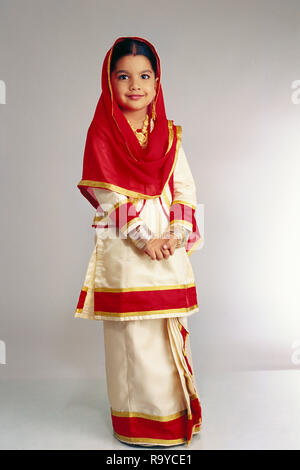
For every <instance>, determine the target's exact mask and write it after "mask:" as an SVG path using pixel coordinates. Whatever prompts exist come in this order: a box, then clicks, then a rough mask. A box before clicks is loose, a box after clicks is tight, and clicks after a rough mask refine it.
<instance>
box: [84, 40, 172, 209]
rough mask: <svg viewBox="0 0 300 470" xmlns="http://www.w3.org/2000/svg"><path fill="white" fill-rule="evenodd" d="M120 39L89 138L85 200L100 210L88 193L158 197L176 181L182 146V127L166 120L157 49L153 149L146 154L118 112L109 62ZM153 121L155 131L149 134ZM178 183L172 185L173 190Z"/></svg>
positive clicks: (104, 72)
mask: <svg viewBox="0 0 300 470" xmlns="http://www.w3.org/2000/svg"><path fill="white" fill-rule="evenodd" d="M124 39H126V38H125V37H120V38H118V39H117V40H116V41H115V43H114V44H113V46H112V47H111V48H110V49H109V51H108V52H107V54H106V56H105V59H104V62H103V67H102V93H101V96H100V98H99V101H98V104H97V107H96V111H95V114H94V117H93V120H92V122H91V124H90V127H89V129H88V132H87V139H86V144H85V151H84V159H83V172H82V179H81V181H80V182H79V183H78V185H77V186H78V188H79V189H80V191H81V193H82V194H83V196H85V197H86V198H87V199H88V200H89V201H90V203H91V204H92V205H93V206H94V207H95V208H97V207H98V205H99V203H98V201H97V200H96V199H95V197H94V195H93V191H89V188H106V189H110V190H112V191H115V192H118V193H121V194H125V195H127V196H130V197H136V198H145V199H147V198H154V197H159V196H160V195H161V193H162V191H163V188H164V186H165V184H166V183H168V181H169V179H170V178H171V176H172V175H173V170H174V168H175V162H176V158H177V153H178V149H179V146H180V142H181V127H180V126H175V125H174V123H173V121H170V120H167V117H166V112H165V105H164V99H163V93H162V88H161V83H160V81H161V68H160V60H159V57H158V55H157V52H156V50H155V48H154V46H153V45H152V44H151V43H150V42H148V41H147V40H146V39H142V38H139V37H130V39H136V40H138V41H142V42H144V43H146V44H147V45H148V46H150V48H151V49H152V51H153V53H154V55H155V57H156V62H157V75H156V76H157V77H158V80H157V88H156V96H155V98H154V100H153V101H152V103H151V104H150V105H149V106H148V109H147V114H148V116H149V123H148V144H147V147H146V148H143V147H142V146H141V145H140V143H139V141H138V139H137V137H136V135H135V134H134V132H133V130H132V128H131V127H130V124H129V123H128V121H127V119H126V117H125V116H124V114H123V113H122V111H121V109H120V108H119V106H118V104H117V102H116V100H115V97H114V95H113V90H112V86H111V81H110V61H111V56H112V52H113V48H114V46H115V45H116V44H117V43H118V42H119V41H122V40H124ZM151 118H152V119H153V120H154V128H153V130H152V132H150V124H151ZM172 182H173V178H172V179H171V180H170V183H171V187H172Z"/></svg>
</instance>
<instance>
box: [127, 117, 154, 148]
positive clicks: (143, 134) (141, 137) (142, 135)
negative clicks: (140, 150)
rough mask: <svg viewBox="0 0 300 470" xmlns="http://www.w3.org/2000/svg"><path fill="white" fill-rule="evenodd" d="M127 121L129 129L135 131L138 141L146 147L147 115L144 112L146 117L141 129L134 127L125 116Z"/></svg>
mask: <svg viewBox="0 0 300 470" xmlns="http://www.w3.org/2000/svg"><path fill="white" fill-rule="evenodd" d="M127 121H128V122H129V124H130V127H131V129H132V130H133V132H134V133H135V135H136V137H137V139H138V141H139V143H140V144H141V146H142V147H146V146H147V143H148V122H149V116H148V114H146V117H145V119H144V123H143V127H142V129H141V130H137V129H136V127H134V125H133V124H132V123H131V122H130V120H129V119H128V118H127Z"/></svg>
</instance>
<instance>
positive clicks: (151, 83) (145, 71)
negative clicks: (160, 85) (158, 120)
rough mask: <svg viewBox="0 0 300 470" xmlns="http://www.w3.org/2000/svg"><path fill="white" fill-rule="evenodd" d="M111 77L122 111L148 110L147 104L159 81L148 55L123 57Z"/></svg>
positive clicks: (152, 97)
mask: <svg viewBox="0 0 300 470" xmlns="http://www.w3.org/2000/svg"><path fill="white" fill-rule="evenodd" d="M110 78H111V84H112V89H113V93H114V97H115V99H116V101H117V103H118V105H119V107H120V109H121V110H122V111H127V112H128V111H129V112H130V111H132V112H134V111H142V110H144V111H145V113H146V112H147V106H148V105H149V104H150V103H151V102H152V100H153V99H154V97H155V95H156V86H157V81H158V77H157V78H155V74H154V71H153V69H152V65H151V62H150V60H149V59H148V57H145V56H144V55H135V56H133V55H126V56H124V57H121V58H120V59H119V60H118V61H117V63H116V67H115V70H114V71H113V72H112V74H111V77H110Z"/></svg>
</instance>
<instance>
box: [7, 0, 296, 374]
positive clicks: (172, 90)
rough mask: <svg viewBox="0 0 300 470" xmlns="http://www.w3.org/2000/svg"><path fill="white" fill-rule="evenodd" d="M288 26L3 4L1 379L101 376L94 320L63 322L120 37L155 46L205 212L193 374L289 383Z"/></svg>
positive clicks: (255, 4)
mask: <svg viewBox="0 0 300 470" xmlns="http://www.w3.org/2000/svg"><path fill="white" fill-rule="evenodd" d="M299 24H300V22H299V2H298V1H292V0H288V1H285V2H283V1H278V0H272V1H271V0H269V1H266V0H263V1H262V0H260V1H237V0H230V1H228V0H226V1H221V0H220V1H216V0H210V1H199V0H197V1H187V2H182V1H177V0H172V1H171V0H166V1H156V0H154V1H152V2H145V3H137V2H133V1H131V0H127V1H125V2H123V1H119V0H115V1H114V2H108V1H100V0H98V1H96V0H85V1H83V0H81V1H79V0H72V1H71V0H63V1H57V0H51V1H50V0H49V1H45V0H41V1H37V0H26V1H16V0H10V1H3V0H1V1H0V80H3V81H4V82H5V84H6V93H7V94H6V104H1V105H0V152H1V175H2V184H1V208H2V224H1V250H2V253H1V260H2V263H1V266H2V269H1V286H2V289H1V290H2V292H1V314H0V315H1V318H0V340H2V341H4V342H5V345H6V355H7V357H6V360H7V364H6V365H0V376H1V378H67V377H70V378H84V377H86V378H95V377H104V376H105V369H104V347H103V336H102V322H98V321H95V322H92V321H87V320H82V319H74V318H73V315H74V312H75V308H76V304H77V301H78V296H79V293H80V289H81V287H82V283H83V280H84V275H85V271H86V268H87V264H88V260H89V257H90V255H91V252H92V249H93V243H94V230H93V229H92V227H91V222H92V218H93V215H94V211H93V209H92V206H91V205H90V204H89V203H88V202H87V201H86V200H85V199H84V198H83V197H82V196H81V195H80V192H79V190H78V189H77V188H76V185H77V183H78V182H79V180H80V178H81V170H82V156H83V150H84V144H85V137H86V132H87V129H88V126H89V124H90V121H91V119H92V117H93V113H94V110H95V106H96V103H97V100H98V98H99V96H100V92H101V82H100V79H101V77H100V75H101V67H102V62H103V59H104V56H105V53H106V52H107V50H108V49H109V48H110V47H111V45H112V43H113V42H114V40H115V39H116V38H117V37H119V36H128V35H133V36H141V37H145V38H147V39H148V40H150V41H151V42H153V44H154V45H155V46H156V48H157V51H158V53H159V55H160V58H161V62H162V88H163V92H164V97H165V104H166V111H167V116H168V118H169V119H173V120H174V122H175V124H178V125H182V127H183V145H184V149H185V152H186V154H187V157H188V160H189V163H190V166H191V168H192V171H193V174H194V177H195V181H196V184H197V197H198V202H199V204H203V205H204V227H203V229H204V232H203V234H204V238H205V244H204V246H203V248H202V249H201V250H198V251H196V252H195V253H194V254H193V255H192V256H191V262H192V265H193V268H194V272H195V277H196V282H197V292H198V301H199V307H200V311H199V312H197V313H196V314H195V315H192V316H191V317H189V326H190V331H191V344H192V352H193V362H194V367H195V370H196V375H197V376H198V375H199V379H200V375H201V373H202V371H203V372H204V371H206V370H207V371H211V370H222V369H226V370H227V369H234V370H237V369H299V367H300V366H299V364H295V361H294V362H293V361H292V353H293V351H295V343H294V342H296V341H299V339H300V320H299V292H298V290H299V236H300V233H299V232H300V225H299V202H300V196H299V173H300V171H299V169H300V168H299V147H300V145H299V123H300V105H299V104H298V105H297V104H294V103H293V102H292V100H291V95H292V88H291V84H292V82H293V81H294V80H297V79H299V78H300V77H299V65H300V64H299V61H300V59H299V43H300V31H299ZM293 344H294V347H293ZM298 348H299V345H298ZM199 381H200V380H199Z"/></svg>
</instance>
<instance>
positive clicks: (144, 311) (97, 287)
mask: <svg viewBox="0 0 300 470" xmlns="http://www.w3.org/2000/svg"><path fill="white" fill-rule="evenodd" d="M176 156H177V159H176V163H175V168H174V197H173V201H172V193H171V190H170V186H169V184H166V185H165V187H164V190H163V192H162V194H161V196H160V197H157V198H152V199H134V198H132V197H128V196H126V195H124V194H120V193H117V192H114V191H111V190H108V189H103V188H93V189H91V190H93V191H94V195H95V196H96V198H97V200H98V201H99V203H100V204H101V208H102V209H103V208H105V206H106V207H108V206H110V207H113V208H114V207H117V205H119V204H122V203H124V202H128V200H129V201H130V202H132V203H133V204H134V206H135V208H136V210H137V211H138V212H139V211H140V212H139V217H137V218H136V220H135V219H134V220H131V223H129V224H128V227H126V230H125V231H122V232H118V231H117V230H116V229H115V227H114V226H112V224H111V221H110V218H109V213H110V212H111V211H110V210H107V211H106V212H105V214H104V215H101V214H100V213H98V212H96V214H95V218H94V222H93V226H94V227H96V234H95V248H94V250H93V252H92V255H91V258H90V262H89V265H88V269H87V272H86V276H85V280H84V285H83V288H82V291H81V294H80V298H79V301H78V305H77V309H76V313H75V317H78V318H86V319H93V320H117V321H122V320H143V319H153V318H168V317H179V316H188V315H191V314H192V313H195V312H197V311H198V310H199V308H198V303H197V294H196V286H195V279H194V273H193V269H192V266H191V263H190V259H189V255H190V254H191V252H192V251H194V249H195V248H196V247H197V246H198V245H199V243H200V242H201V239H200V240H198V242H197V243H196V244H195V245H194V246H193V247H192V249H191V250H190V251H189V252H187V251H186V248H185V247H181V248H176V250H175V252H174V254H173V255H172V256H169V258H168V259H165V258H164V259H162V260H152V259H151V258H150V257H149V256H148V255H147V254H145V253H144V252H143V250H139V249H138V248H136V246H134V244H133V243H132V241H131V239H130V238H129V237H128V236H127V233H128V231H129V229H132V228H134V227H135V226H137V225H138V224H139V223H141V221H143V222H145V223H146V224H147V225H148V227H149V228H150V229H151V231H152V232H153V233H154V234H156V235H157V236H159V235H161V234H162V233H163V232H165V231H166V230H167V229H168V227H169V223H170V207H171V204H174V203H175V202H176V201H178V202H180V203H181V204H184V205H186V206H189V207H193V208H195V207H196V189H195V183H194V179H193V176H192V173H191V170H190V167H189V164H188V161H187V158H186V155H185V152H184V150H183V147H182V145H181V144H180V146H179V149H178V152H177V155H176ZM104 210H105V209H104ZM174 222H175V223H176V224H182V225H183V226H185V227H187V228H191V224H190V223H189V222H187V221H174ZM109 225H110V226H109Z"/></svg>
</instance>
